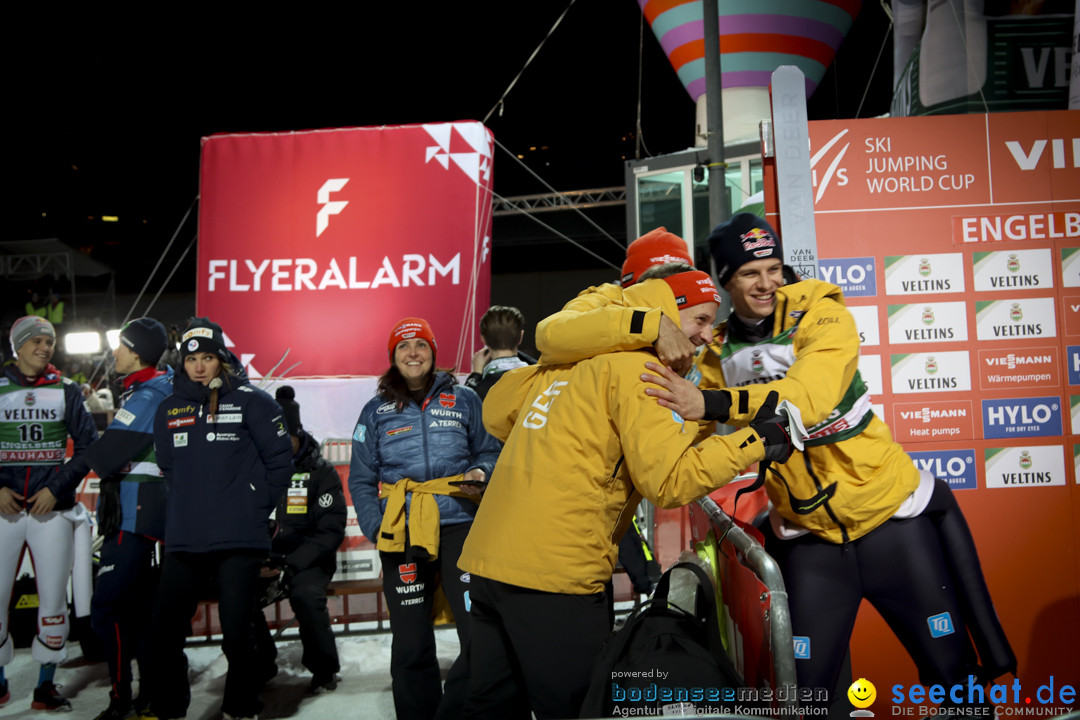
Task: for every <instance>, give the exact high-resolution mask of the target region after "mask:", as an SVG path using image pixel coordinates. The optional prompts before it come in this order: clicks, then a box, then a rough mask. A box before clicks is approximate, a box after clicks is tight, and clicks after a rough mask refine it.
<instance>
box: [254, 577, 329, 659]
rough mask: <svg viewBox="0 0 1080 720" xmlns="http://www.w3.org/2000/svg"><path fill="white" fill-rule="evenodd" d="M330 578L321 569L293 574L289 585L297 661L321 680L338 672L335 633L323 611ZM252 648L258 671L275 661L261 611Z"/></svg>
mask: <svg viewBox="0 0 1080 720" xmlns="http://www.w3.org/2000/svg"><path fill="white" fill-rule="evenodd" d="M332 577H333V573H328V572H326V570H323V569H322V568H321V567H310V568H308V569H307V570H301V571H300V572H298V573H296V575H294V576H293V577H292V580H291V582H290V584H289V605H290V606H291V607H292V611H293V615H294V616H295V617H296V623H297V625H298V626H299V629H300V643H301V645H302V646H303V648H304V654H303V656H302V657H301V660H300V661H301V662H302V663H304V667H306V668H307V669H308V670H310V671H311V674H312V675H316V676H320V677H326V676H330V675H333V674H334V673H336V672H337V671H338V670H340V669H341V664H340V662H339V660H338V652H337V645H336V644H335V642H334V631H333V629H332V628H331V626H330V612H329V611H328V610H327V608H326V586H327V585H329V584H330V579H331V578H332ZM255 644H256V646H257V647H258V651H259V662H260V667H263V666H266V665H268V664H269V662H272V661H273V658H275V657H277V648H276V647H275V646H274V640H273V638H272V637H271V636H270V628H269V626H268V625H267V624H266V617H265V616H264V615H263V614H262V610H261V609H258V610H257V611H256V616H255ZM271 669H272V668H271Z"/></svg>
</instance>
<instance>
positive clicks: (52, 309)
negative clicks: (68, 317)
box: [45, 289, 64, 328]
mask: <svg viewBox="0 0 1080 720" xmlns="http://www.w3.org/2000/svg"><path fill="white" fill-rule="evenodd" d="M45 319H46V320H48V321H49V322H51V323H52V324H53V327H54V328H55V327H60V325H62V324H63V322H64V301H63V300H61V299H60V296H59V295H57V294H56V293H55V292H54V291H53V290H52V289H50V290H49V302H48V304H46V306H45Z"/></svg>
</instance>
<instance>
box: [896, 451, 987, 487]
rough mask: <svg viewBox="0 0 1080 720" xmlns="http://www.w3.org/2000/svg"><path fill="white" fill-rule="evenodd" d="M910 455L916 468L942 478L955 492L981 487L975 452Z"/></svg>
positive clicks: (913, 453) (939, 452) (919, 453)
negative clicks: (977, 476)
mask: <svg viewBox="0 0 1080 720" xmlns="http://www.w3.org/2000/svg"><path fill="white" fill-rule="evenodd" d="M908 455H910V456H911V460H912V461H913V462H914V463H915V467H916V468H918V469H919V470H922V471H925V472H928V473H930V474H931V475H933V476H934V477H936V478H941V479H942V480H944V481H945V482H947V483H949V487H950V488H952V489H953V490H974V489H976V488H977V487H978V486H979V483H978V480H977V479H976V475H977V471H976V468H975V451H974V450H934V451H931V452H909V453H908Z"/></svg>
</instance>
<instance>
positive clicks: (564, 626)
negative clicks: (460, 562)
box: [464, 577, 611, 720]
mask: <svg viewBox="0 0 1080 720" xmlns="http://www.w3.org/2000/svg"><path fill="white" fill-rule="evenodd" d="M606 595H607V593H596V594H594V595H561V594H557V593H547V592H541V591H539V590H530V589H528V588H522V587H517V586H515V585H507V584H506V583H501V582H497V581H495V580H490V579H488V578H482V577H473V579H472V615H473V617H472V640H471V644H470V650H469V651H470V659H471V662H472V673H471V678H470V686H469V700H468V702H467V703H466V705H465V714H464V717H466V718H469V719H470V720H481V719H482V720H517V719H519V718H520V719H521V720H528V718H529V717H530V715H529V713H530V711H531V712H535V713H536V717H537V718H539V720H547V719H548V718H576V717H577V716H578V712H579V711H580V709H581V703H582V701H583V700H584V699H585V694H586V692H588V689H589V680H590V677H591V675H592V670H593V666H594V665H595V664H596V658H597V657H598V656H599V654H600V650H601V648H602V647H603V645H604V643H605V642H606V641H607V639H608V638H609V637H610V636H611V630H610V624H609V622H608V600H607V597H606Z"/></svg>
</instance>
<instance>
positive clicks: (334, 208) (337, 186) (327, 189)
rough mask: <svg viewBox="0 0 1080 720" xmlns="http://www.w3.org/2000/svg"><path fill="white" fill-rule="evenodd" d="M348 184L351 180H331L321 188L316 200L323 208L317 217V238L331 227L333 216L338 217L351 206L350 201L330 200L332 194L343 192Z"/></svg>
mask: <svg viewBox="0 0 1080 720" xmlns="http://www.w3.org/2000/svg"><path fill="white" fill-rule="evenodd" d="M347 182H349V178H331V179H330V180H327V181H326V182H324V183H323V185H322V187H321V188H319V192H318V195H317V196H316V199H317V202H318V204H319V205H322V207H321V208H319V214H318V215H316V216H315V237H319V236H320V235H322V234H323V231H324V230H326V228H327V227H328V226H329V225H330V216H331V215H337V214H338V213H340V212H341V211H342V210H344V209H345V206H346V205H348V204H349V201H348V200H334V201H331V200H330V193H336V192H337V191H339V190H341V188H343V187H345V183H347Z"/></svg>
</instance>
